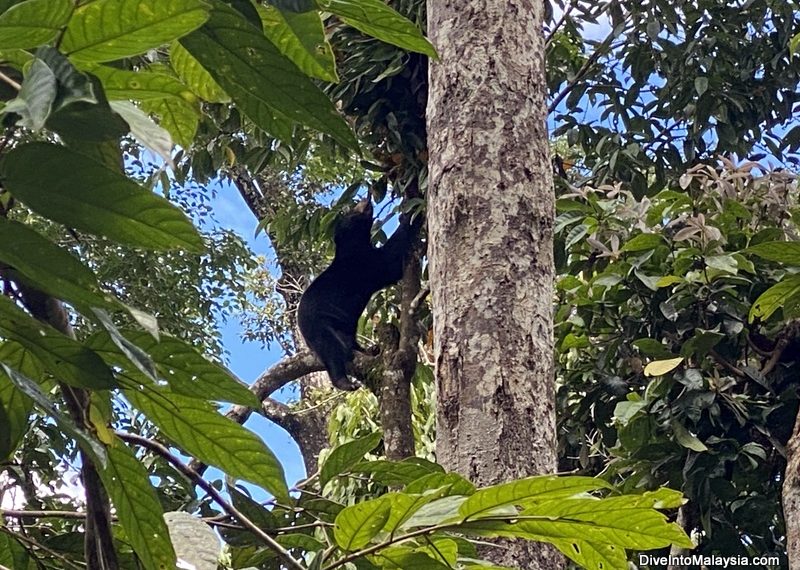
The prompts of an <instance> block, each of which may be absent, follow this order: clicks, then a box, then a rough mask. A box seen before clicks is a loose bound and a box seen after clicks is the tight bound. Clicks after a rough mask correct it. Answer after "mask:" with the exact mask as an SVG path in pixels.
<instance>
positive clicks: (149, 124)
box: [109, 101, 173, 165]
mask: <svg viewBox="0 0 800 570" xmlns="http://www.w3.org/2000/svg"><path fill="white" fill-rule="evenodd" d="M109 105H111V108H112V109H113V110H114V112H116V113H117V114H118V115H119V116H120V117H122V118H123V119H125V122H126V123H128V125H129V126H130V128H131V135H132V136H133V138H135V139H136V140H137V141H139V143H140V144H141V145H142V146H144V147H146V148H148V149H150V150H151V151H153V152H154V153H155V154H157V155H158V156H160V157H161V158H162V159H163V160H164V162H165V163H166V164H168V165H172V147H173V143H172V137H171V136H170V134H169V132H168V131H167V130H166V129H164V128H162V127H159V126H158V125H157V124H156V123H155V122H154V121H153V119H151V118H150V117H148V116H147V114H146V113H144V112H143V111H142V110H141V109H139V107H137V106H136V105H134V104H133V103H131V102H130V101H111V103H109Z"/></svg>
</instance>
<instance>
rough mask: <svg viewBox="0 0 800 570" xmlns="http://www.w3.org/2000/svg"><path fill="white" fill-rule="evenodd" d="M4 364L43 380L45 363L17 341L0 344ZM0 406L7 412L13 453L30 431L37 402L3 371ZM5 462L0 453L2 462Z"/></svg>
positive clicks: (4, 425) (0, 381)
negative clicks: (34, 402) (30, 421)
mask: <svg viewBox="0 0 800 570" xmlns="http://www.w3.org/2000/svg"><path fill="white" fill-rule="evenodd" d="M0 362H5V363H6V364H8V366H9V367H10V368H12V369H14V370H18V371H19V372H20V373H22V374H23V375H24V376H26V377H28V378H41V377H42V375H43V374H44V369H43V368H42V365H41V363H40V362H39V361H38V360H36V358H35V357H34V356H33V355H32V354H31V353H30V351H28V350H26V349H25V348H23V347H22V345H20V344H18V343H16V342H12V341H6V342H4V343H3V344H2V345H0ZM0 405H2V406H3V408H4V409H5V412H6V423H5V424H2V425H3V431H5V432H6V433H7V437H8V451H9V452H13V451H14V449H16V447H17V445H18V444H19V442H20V441H21V440H22V436H24V435H25V433H26V432H27V431H28V427H29V425H28V417H29V416H30V413H31V409H32V408H33V400H31V398H30V397H28V396H26V395H25V393H24V392H23V391H22V390H20V389H19V388H17V387H16V385H15V384H14V383H13V382H12V381H11V379H10V378H9V377H8V376H7V375H6V374H5V373H4V372H0ZM4 459H5V457H4V456H3V455H2V454H0V461H2V460H4Z"/></svg>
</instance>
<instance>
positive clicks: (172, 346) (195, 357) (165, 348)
mask: <svg viewBox="0 0 800 570" xmlns="http://www.w3.org/2000/svg"><path fill="white" fill-rule="evenodd" d="M123 334H124V337H125V338H126V339H127V340H128V341H130V342H132V343H134V345H135V346H136V347H138V348H139V349H141V350H142V351H144V352H145V353H146V354H147V355H149V357H150V358H151V359H152V361H153V362H154V363H155V365H156V367H157V369H158V378H159V379H160V380H161V381H164V382H167V383H168V384H169V387H170V389H171V390H172V391H174V392H177V393H178V394H181V395H183V396H189V397H190V398H199V399H202V400H217V401H221V402H231V403H232V404H240V405H242V406H249V407H251V408H258V407H259V406H260V404H261V403H260V402H259V401H258V398H256V396H255V395H254V394H253V393H252V392H251V391H250V390H249V388H248V387H247V386H246V385H245V384H244V383H242V382H241V381H239V380H238V379H236V378H235V377H234V376H233V374H232V373H231V372H229V371H228V370H226V369H225V368H223V367H222V366H220V365H219V364H215V363H213V362H211V361H210V360H208V359H206V358H205V357H203V355H201V354H200V353H199V352H197V349H195V348H194V347H193V346H191V345H190V344H188V343H186V342H184V341H182V340H180V339H178V338H175V337H170V336H162V337H161V339H160V340H156V339H154V338H153V337H152V336H150V335H149V334H147V333H146V332H141V331H130V330H128V331H123ZM88 345H89V346H90V347H92V349H93V350H95V351H96V352H97V353H98V354H99V355H101V356H103V357H104V358H105V359H106V361H108V362H113V363H114V364H115V365H118V366H124V363H120V362H119V359H118V357H116V355H117V354H118V353H117V351H116V346H115V343H113V342H112V339H111V337H110V335H108V334H104V333H100V334H95V335H93V336H92V337H91V338H90V340H89V342H88ZM137 368H138V367H137Z"/></svg>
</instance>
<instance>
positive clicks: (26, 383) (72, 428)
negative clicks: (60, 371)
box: [0, 351, 107, 467]
mask: <svg viewBox="0 0 800 570" xmlns="http://www.w3.org/2000/svg"><path fill="white" fill-rule="evenodd" d="M31 352H33V351H31ZM0 372H5V374H6V376H7V377H8V378H9V379H10V380H11V382H13V383H14V386H16V387H17V388H18V389H19V390H20V391H21V392H22V393H23V394H25V395H26V396H27V397H28V398H30V399H31V400H33V402H34V403H35V404H36V405H37V406H38V407H39V409H41V410H42V411H43V412H44V413H45V414H47V415H49V416H50V417H51V418H53V420H55V422H56V425H57V426H58V427H59V429H61V430H62V431H64V432H65V433H68V434H69V435H70V436H71V437H73V438H74V439H75V440H76V441H77V442H78V443H79V444H80V446H81V448H82V449H83V450H84V451H86V452H87V453H89V454H90V455H91V456H92V458H93V459H94V460H95V463H96V465H97V466H98V467H103V466H104V465H105V464H106V462H107V455H106V449H105V447H104V446H103V445H102V444H101V443H100V442H99V441H97V440H96V439H94V438H93V437H92V436H91V435H90V434H89V433H87V432H86V431H84V430H83V428H79V427H78V426H76V425H75V424H74V423H73V421H72V420H71V419H70V418H69V417H67V416H66V415H64V414H63V413H61V411H60V410H59V409H58V407H56V405H55V404H54V403H53V402H52V401H50V399H49V398H48V397H47V395H45V393H44V392H42V389H41V388H39V385H38V384H37V383H36V382H35V381H34V380H32V379H30V378H28V377H27V376H25V375H23V374H21V373H19V372H18V371H16V370H14V369H13V368H10V367H9V366H8V365H6V364H5V363H4V362H0Z"/></svg>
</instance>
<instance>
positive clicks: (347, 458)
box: [319, 431, 383, 489]
mask: <svg viewBox="0 0 800 570" xmlns="http://www.w3.org/2000/svg"><path fill="white" fill-rule="evenodd" d="M381 437H383V434H381V432H379V431H376V432H374V433H371V434H369V435H366V436H364V437H361V438H358V439H354V440H353V441H348V442H347V443H343V444H342V445H339V446H338V447H336V448H334V450H333V451H331V454H330V455H329V456H328V458H327V459H326V460H325V463H323V465H322V468H321V469H320V472H319V486H320V488H321V489H323V488H325V485H326V484H327V483H328V481H330V480H331V479H332V478H334V477H335V476H336V475H339V474H340V473H342V472H344V471H345V470H346V469H348V468H349V467H352V466H353V465H355V464H356V463H358V462H359V461H361V459H363V457H364V454H366V453H367V452H370V451H372V450H373V449H375V446H376V445H378V443H379V442H380V441H381Z"/></svg>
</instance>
